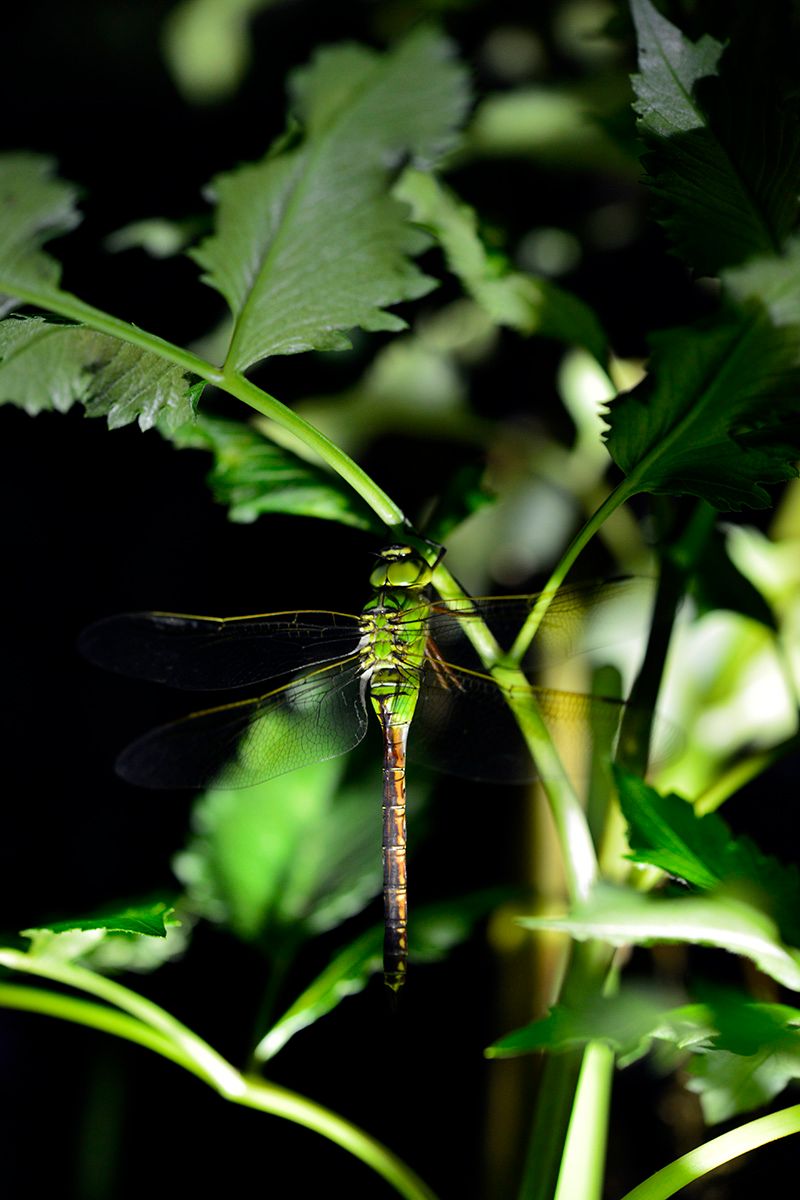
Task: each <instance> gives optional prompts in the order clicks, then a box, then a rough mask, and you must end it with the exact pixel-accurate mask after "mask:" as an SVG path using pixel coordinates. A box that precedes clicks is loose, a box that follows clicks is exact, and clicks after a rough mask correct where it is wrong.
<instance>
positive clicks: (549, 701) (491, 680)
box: [79, 545, 636, 993]
mask: <svg viewBox="0 0 800 1200" xmlns="http://www.w3.org/2000/svg"><path fill="white" fill-rule="evenodd" d="M435 565H436V564H435V563H434V564H433V565H431V564H430V563H429V562H428V561H427V559H426V558H425V557H424V556H423V554H422V553H420V552H419V551H417V550H415V549H414V548H412V547H411V546H407V545H391V546H387V547H385V548H384V549H383V550H381V551H380V553H379V554H378V556H377V564H376V565H375V567H374V569H373V570H372V572H371V575H370V585H371V589H372V594H371V596H370V598H369V599H368V601H367V603H366V604H365V605H364V608H363V609H362V611H361V612H360V613H340V612H334V611H331V610H324V611H323V610H307V611H303V610H300V611H291V612H275V613H267V614H261V615H256V616H243V617H206V616H192V615H188V614H180V613H166V612H143V613H127V614H121V615H118V616H112V617H107V618H105V619H102V620H100V621H98V622H96V623H95V624H94V625H91V626H89V628H88V629H86V630H84V632H83V634H82V635H81V639H80V642H79V648H80V650H81V652H82V653H83V654H84V656H85V657H87V658H88V659H89V660H91V661H92V662H94V663H95V664H97V665H99V666H102V667H105V668H108V669H111V670H114V671H117V672H119V673H122V674H126V675H129V676H133V677H136V678H140V679H147V680H150V681H153V682H157V683H163V684H167V685H171V686H173V687H177V688H183V689H189V690H192V689H194V690H199V691H207V692H212V691H215V690H218V689H219V690H225V689H240V688H246V687H255V686H256V685H267V686H268V689H269V690H266V691H262V692H261V693H260V694H258V695H256V696H248V697H247V698H245V699H238V698H237V699H235V700H233V701H230V702H228V703H226V704H222V705H217V706H215V707H211V708H206V709H203V710H202V711H199V712H195V713H192V714H191V715H189V716H188V717H184V718H183V719H181V720H177V721H174V722H172V723H170V724H167V725H162V726H160V727H159V728H156V729H154V730H152V731H150V732H149V733H146V734H145V735H144V736H142V737H140V738H139V739H138V740H137V741H135V742H133V743H132V744H131V745H130V746H128V747H127V749H125V750H123V752H122V754H121V755H120V756H119V758H118V759H117V763H116V770H117V773H118V774H119V775H120V776H122V778H123V779H125V780H127V781H128V782H130V783H133V784H137V785H139V786H143V787H151V788H177V787H194V788H208V787H215V788H241V787H248V786H252V785H255V784H258V783H262V782H263V781H265V780H267V779H271V778H273V777H276V776H279V775H282V774H284V773H286V772H289V771H294V770H296V769H298V768H300V767H302V766H306V765H308V764H310V763H313V762H318V761H322V760H325V759H330V758H334V757H336V756H338V755H342V754H345V753H347V752H348V751H350V750H352V749H353V748H354V747H355V746H357V745H358V744H359V743H360V742H361V741H362V739H363V738H364V737H365V734H366V731H367V728H368V723H369V712H370V709H371V710H372V711H373V713H374V715H375V716H376V717H377V719H378V722H379V726H380V731H381V734H382V741H383V805H382V814H383V816H382V821H383V846H382V855H383V897H384V921H385V933H384V980H385V982H386V984H387V986H388V987H389V988H390V989H391V990H392V991H393V992H395V993H396V992H398V991H399V989H400V988H401V987H402V985H403V983H404V981H405V978H406V970H407V962H408V872H407V862H406V759H407V756H408V757H410V758H411V759H413V760H415V761H420V762H422V763H425V764H428V765H431V766H435V767H438V768H439V769H444V770H446V771H448V772H450V773H452V774H455V775H458V776H462V777H466V778H471V779H478V780H484V781H487V782H512V783H514V782H520V783H521V782H526V781H529V780H532V779H535V778H537V777H539V776H540V772H539V771H538V770H537V766H536V763H535V762H534V760H533V758H532V755H531V752H530V750H529V749H528V746H527V744H526V742H525V739H524V737H523V735H522V733H521V731H520V728H519V726H518V725H517V723H516V720H515V718H514V716H513V714H512V712H511V708H510V707H509V701H510V700H517V701H519V700H520V699H524V698H525V696H526V695H529V696H530V697H531V698H532V699H534V700H535V702H536V705H537V708H538V710H539V712H540V714H541V717H542V720H543V722H544V724H545V725H546V726H547V728H548V730H550V731H551V732H552V733H553V734H554V735H558V734H563V733H564V732H565V731H566V734H567V736H568V737H570V738H574V737H575V736H576V735H577V734H579V733H580V734H581V735H582V736H583V734H584V733H585V731H586V730H587V729H591V730H593V731H594V733H595V736H596V737H597V738H598V740H599V741H600V742H601V744H603V745H606V746H611V745H612V743H613V741H614V736H615V733H616V731H617V730H618V727H619V722H620V718H621V715H622V712H623V710H624V704H623V702H622V701H620V700H618V699H613V698H604V697H599V696H591V695H588V694H583V693H577V692H565V691H557V690H554V689H550V688H546V687H541V686H537V685H534V684H533V683H530V682H526V684H525V686H520V685H519V684H514V685H511V686H504V685H503V684H501V683H499V682H498V680H497V679H495V677H494V676H493V675H491V674H489V673H488V672H487V670H486V669H485V667H484V666H483V663H482V662H481V660H480V659H479V658H478V656H477V655H476V653H475V652H474V651H473V650H472V648H471V643H470V639H469V625H470V622H482V623H485V625H486V626H487V627H488V628H489V630H490V631H491V632H492V634H493V636H494V637H496V638H497V639H498V641H499V644H500V645H501V646H503V645H504V644H505V645H506V646H507V645H508V644H509V643H510V641H512V640H513V638H514V636H515V635H516V634H517V633H518V631H519V629H520V627H521V625H522V623H523V622H524V620H525V618H526V616H527V615H528V614H529V613H530V612H531V610H532V608H533V606H534V605H535V604H536V602H537V599H538V597H537V596H535V595H525V596H500V597H482V598H474V597H468V598H465V599H459V600H447V601H445V600H440V599H436V598H433V597H431V595H430V585H431V582H432V575H433V570H434V569H435ZM635 582H636V581H630V580H621V581H616V582H611V583H604V584H589V585H583V584H579V585H577V586H573V587H562V588H560V589H559V590H558V591H556V592H555V593H554V594H553V596H552V597H550V598H549V599H550V604H549V607H548V609H547V613H546V615H545V617H544V620H543V621H542V623H541V625H540V627H539V629H538V631H537V634H536V637H535V638H534V640H533V643H532V645H531V649H530V652H529V654H528V656H527V658H526V660H525V661H524V662H523V664H522V667H523V669H524V670H525V672H526V675H525V679H526V681H527V677H528V673H529V672H531V671H533V670H534V669H540V668H541V667H543V666H547V665H548V664H549V663H551V662H556V661H559V660H561V659H563V658H565V657H568V656H569V655H570V654H574V653H578V652H580V651H582V650H584V649H586V648H588V646H591V645H592V642H591V639H590V640H589V643H588V646H587V644H585V642H584V641H582V640H581V639H582V636H583V635H582V634H581V629H582V627H583V626H584V624H585V622H584V620H583V617H584V614H586V613H597V612H598V611H601V610H602V609H603V608H604V607H605V606H606V604H607V602H608V601H609V600H612V601H613V600H614V598H615V597H617V596H618V595H619V594H620V593H624V592H625V591H627V590H629V588H630V587H631V584H632V583H635ZM600 630H601V632H600V634H599V635H598V634H596V635H595V639H596V640H597V638H598V637H599V640H600V644H602V641H603V638H604V637H607V636H608V635H607V634H604V633H603V632H602V622H601V623H600ZM273 685H275V686H273ZM412 723H413V730H412ZM410 731H411V733H410ZM409 733H410V736H409Z"/></svg>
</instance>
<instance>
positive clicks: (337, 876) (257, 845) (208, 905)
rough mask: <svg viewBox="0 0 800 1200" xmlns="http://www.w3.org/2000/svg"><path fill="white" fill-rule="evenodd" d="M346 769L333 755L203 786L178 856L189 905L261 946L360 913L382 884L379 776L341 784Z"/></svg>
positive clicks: (178, 870) (330, 925)
mask: <svg viewBox="0 0 800 1200" xmlns="http://www.w3.org/2000/svg"><path fill="white" fill-rule="evenodd" d="M273 719H275V720H279V719H280V717H279V716H278V715H276V716H275V717H274V718H273ZM344 767H345V763H344V760H342V759H333V760H330V761H327V762H321V763H314V764H313V765H312V766H309V767H304V768H302V769H301V770H298V771H292V772H291V773H290V774H288V775H283V776H281V777H280V778H278V779H272V780H269V781H268V782H267V783H264V784H260V785H259V786H258V787H253V788H239V789H236V790H217V791H211V792H208V793H207V794H206V795H205V796H204V797H203V798H202V799H201V800H200V801H199V803H198V805H197V808H196V811H195V822H194V825H195V829H196V833H195V835H194V837H193V838H192V840H191V841H190V843H189V845H188V847H187V848H186V850H184V851H183V853H182V854H181V855H179V857H178V859H177V860H176V863H175V871H176V874H177V875H178V877H179V879H181V881H182V882H183V883H184V884H185V885H186V887H187V891H188V896H189V900H190V902H191V904H192V905H193V907H194V908H195V909H196V910H197V911H199V912H201V913H202V914H203V915H204V916H206V917H208V918H209V919H211V920H217V921H222V922H225V923H226V924H228V925H229V926H230V927H231V928H232V929H233V930H234V932H235V933H236V934H237V936H239V937H240V938H242V939H243V940H245V941H255V940H260V941H261V943H262V945H264V946H265V947H266V948H267V949H268V950H269V948H270V946H275V947H278V946H282V945H283V943H284V941H285V939H287V938H289V939H290V940H302V939H303V938H304V937H310V936H312V935H314V934H317V933H320V932H323V931H324V930H327V929H331V928H333V927H335V926H336V925H338V924H339V923H340V922H342V921H344V920H345V919H346V918H347V917H350V916H352V915H353V914H354V913H356V912H359V911H360V910H361V909H362V908H363V907H364V906H365V905H366V904H367V903H368V902H369V901H370V900H371V899H372V897H373V896H375V895H376V894H377V892H379V891H380V887H381V863H380V809H379V807H378V808H376V806H375V789H376V787H379V785H380V776H379V775H376V776H375V778H374V779H373V778H371V777H370V778H368V779H365V780H364V781H363V783H358V784H353V785H342V782H341V780H342V775H343V771H344Z"/></svg>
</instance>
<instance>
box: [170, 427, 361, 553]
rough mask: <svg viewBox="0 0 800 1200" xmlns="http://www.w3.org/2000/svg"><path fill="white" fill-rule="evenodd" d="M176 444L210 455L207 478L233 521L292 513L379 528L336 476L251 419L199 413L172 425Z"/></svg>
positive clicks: (357, 498) (253, 519)
mask: <svg viewBox="0 0 800 1200" xmlns="http://www.w3.org/2000/svg"><path fill="white" fill-rule="evenodd" d="M171 440H172V441H173V442H174V444H175V445H176V446H177V447H178V448H179V449H191V450H207V451H209V452H210V453H211V454H212V455H213V456H214V466H213V468H212V470H211V473H210V474H209V476H208V483H209V486H210V488H211V491H212V492H213V494H214V498H215V499H216V500H218V501H219V503H220V504H224V505H226V506H227V508H228V516H229V517H230V519H231V520H232V521H237V522H240V523H242V524H248V523H249V522H251V521H255V520H256V518H257V517H260V516H261V514H262V513H267V512H282V513H294V514H295V515H297V516H303V517H320V518H322V519H323V520H326V521H338V522H339V523H340V524H342V525H352V526H355V528H356V529H367V530H369V531H370V532H374V533H376V534H380V533H381V531H382V529H383V526H382V525H381V524H380V522H378V521H377V519H376V518H375V516H374V514H373V513H372V512H371V510H370V509H369V508H367V506H366V505H365V504H363V503H362V502H361V500H360V499H359V497H358V496H357V495H356V494H355V493H354V492H353V491H352V490H351V489H350V488H347V487H345V485H344V484H343V483H342V482H341V481H340V479H339V477H338V476H336V475H333V474H331V472H329V471H326V470H324V469H323V468H321V467H317V466H314V465H313V464H311V463H309V462H306V461H305V459H302V458H299V457H298V455H296V454H293V453H292V452H291V450H287V449H285V448H284V447H282V446H278V445H276V444H275V443H274V442H271V441H268V440H267V439H266V438H264V437H262V436H261V434H260V433H259V432H258V430H257V429H256V428H254V426H253V425H246V424H242V423H240V422H238V421H226V420H223V419H222V418H219V417H209V416H206V415H205V414H202V413H201V414H199V415H198V417H197V419H196V420H195V421H193V422H191V423H189V424H187V425H184V426H182V427H181V428H179V429H177V430H175V431H174V432H173V433H172V435H171Z"/></svg>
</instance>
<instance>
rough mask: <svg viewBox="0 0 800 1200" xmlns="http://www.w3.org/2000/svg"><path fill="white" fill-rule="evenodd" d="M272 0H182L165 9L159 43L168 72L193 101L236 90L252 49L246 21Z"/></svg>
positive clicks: (217, 97)
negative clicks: (165, 16)
mask: <svg viewBox="0 0 800 1200" xmlns="http://www.w3.org/2000/svg"><path fill="white" fill-rule="evenodd" d="M274 3H275V0H182V3H180V4H177V5H176V6H175V7H174V8H172V9H171V10H170V12H169V13H168V14H167V19H166V21H165V23H164V33H163V38H162V47H163V51H164V57H165V59H166V62H167V66H168V67H169V69H170V71H171V73H172V77H173V79H174V81H175V83H176V85H177V87H178V88H179V89H180V91H181V92H182V93H183V95H184V96H185V97H186V98H187V99H188V100H191V101H194V102H195V103H198V104H204V103H205V104H209V103H213V102H219V101H220V100H223V99H224V98H225V97H226V96H229V95H230V94H231V93H232V92H234V91H235V90H236V87H237V85H238V84H239V83H240V82H241V80H242V78H243V76H244V75H245V72H246V71H247V68H248V67H249V65H250V58H251V54H252V46H251V41H252V38H251V36H250V31H249V23H250V21H251V19H252V18H253V16H255V14H256V13H257V12H258V11H259V10H260V9H263V8H267V7H269V5H270V4H274Z"/></svg>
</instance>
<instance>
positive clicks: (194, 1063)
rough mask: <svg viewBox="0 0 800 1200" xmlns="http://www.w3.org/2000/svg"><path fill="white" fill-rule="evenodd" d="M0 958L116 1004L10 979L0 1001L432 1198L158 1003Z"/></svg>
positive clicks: (44, 966)
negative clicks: (174, 1069)
mask: <svg viewBox="0 0 800 1200" xmlns="http://www.w3.org/2000/svg"><path fill="white" fill-rule="evenodd" d="M0 965H2V966H5V967H8V968H9V969H10V970H17V971H25V972H27V973H29V974H33V975H38V976H41V977H43V978H47V979H52V980H54V981H56V982H59V983H64V984H67V985H68V986H70V987H75V988H80V989H82V990H83V991H87V992H90V993H92V994H94V995H97V996H100V997H101V998H102V999H104V1000H107V1001H108V1002H109V1003H110V1004H112V1005H115V1006H117V1007H118V1008H121V1009H123V1010H124V1011H122V1012H117V1011H115V1010H114V1009H113V1008H106V1007H104V1006H103V1005H100V1004H93V1003H90V1002H88V1001H86V1000H80V999H77V998H75V997H73V996H64V995H61V994H60V993H57V992H48V991H44V990H38V989H35V988H27V987H17V986H15V985H12V984H0V1005H2V1006H4V1007H7V1008H16V1009H19V1010H23V1011H27V1012H38V1013H43V1014H46V1015H49V1016H54V1017H60V1018H61V1019H64V1020H69V1021H73V1022H75V1023H77V1024H81V1025H86V1026H90V1027H92V1028H94V1029H98V1030H101V1031H103V1032H105V1033H112V1034H114V1035H115V1036H116V1037H121V1038H124V1039H125V1040H127V1041H131V1042H135V1043H137V1044H138V1045H141V1046H146V1047H147V1048H148V1049H150V1050H153V1051H155V1052H156V1053H157V1054H161V1055H162V1056H163V1057H164V1058H167V1059H170V1060H171V1061H172V1062H174V1063H176V1064H177V1065H178V1066H182V1067H184V1068H185V1069H186V1070H188V1071H190V1072H192V1074H194V1075H196V1076H198V1078H200V1079H202V1080H203V1081H204V1082H205V1083H208V1084H209V1085H210V1086H211V1087H213V1088H214V1090H215V1091H217V1092H219V1093H220V1095H221V1096H222V1097H223V1098H224V1099H227V1100H232V1101H233V1102H234V1103H236V1104H242V1105H244V1106H245V1107H247V1108H254V1109H257V1110H258V1111H260V1112H264V1113H270V1114H272V1115H273V1116H278V1117H283V1118H284V1119H286V1120H289V1121H294V1122H295V1123H296V1124H298V1125H303V1126H304V1127H305V1128H306V1129H311V1130H313V1131H314V1132H316V1133H320V1134H322V1135H323V1137H326V1138H328V1139H329V1140H330V1141H332V1142H335V1143H336V1145H338V1146H341V1147H342V1149H343V1150H346V1151H348V1152H349V1153H350V1154H353V1155H354V1156H355V1157H356V1158H358V1159H360V1160H361V1162H363V1163H364V1164H365V1165H366V1166H368V1167H371V1168H372V1169H373V1170H374V1171H375V1172H376V1173H377V1174H378V1175H381V1176H382V1177H383V1178H384V1179H385V1180H386V1181H387V1182H388V1183H390V1184H391V1185H392V1186H393V1187H394V1188H395V1190H396V1191H397V1193H398V1194H399V1195H401V1196H403V1197H405V1198H406V1200H436V1197H435V1195H434V1193H433V1192H432V1191H431V1190H430V1188H428V1186H427V1185H426V1184H425V1183H424V1182H423V1181H422V1180H421V1179H419V1178H418V1176H417V1175H416V1174H415V1173H414V1172H413V1171H411V1170H410V1169H409V1168H408V1167H407V1166H406V1165H405V1163H403V1162H402V1161H401V1160H400V1159H398V1158H397V1157H396V1156H395V1155H394V1154H392V1153H391V1151H389V1150H388V1149H387V1148H386V1147H385V1146H382V1145H381V1143H380V1142H378V1141H376V1140H375V1139H374V1138H371V1137H370V1136H369V1135H368V1134H366V1133H364V1132H363V1131H362V1130H361V1129H359V1128H358V1127H357V1126H355V1125H352V1124H350V1122H349V1121H345V1120H343V1119H342V1118H341V1117H339V1116H337V1115H336V1113H333V1112H331V1111H330V1110H329V1109H326V1108H323V1107H322V1105H319V1104H315V1103H314V1101H312V1100H308V1099H306V1097H304V1096H300V1095H298V1094H297V1093H296V1092H291V1091H288V1090H287V1089H285V1088H281V1087H277V1086H276V1085H274V1084H271V1083H266V1082H264V1081H263V1080H261V1079H254V1078H252V1077H250V1076H245V1075H242V1074H240V1073H239V1072H238V1071H237V1070H236V1069H235V1067H233V1066H232V1065H231V1064H230V1063H228V1062H227V1061H226V1060H225V1059H224V1058H222V1057H221V1055H219V1054H217V1052H216V1051H215V1050H213V1049H212V1047H211V1046H209V1045H208V1044H207V1043H206V1042H204V1041H203V1040H202V1039H201V1038H199V1037H197V1035H196V1034H194V1033H193V1032H192V1031H191V1030H189V1029H187V1027H186V1026H185V1025H182V1024H181V1022H179V1021H177V1020H176V1019H175V1018H174V1017H172V1016H171V1015H170V1014H169V1013H167V1012H166V1011H165V1010H164V1009H162V1008H159V1007H158V1005H155V1004H153V1003H151V1002H150V1001H149V1000H146V999H145V998H144V997H143V996H139V995H138V994H137V993H135V992H132V991H130V990H129V989H128V988H125V987H123V986H122V985H121V984H118V983H116V982H114V981H113V980H110V979H106V978H105V977H104V976H100V975H95V973H94V972H93V971H89V970H87V969H86V968H85V967H76V966H74V965H73V964H70V963H62V962H56V961H50V962H47V961H45V960H36V959H33V958H30V957H29V956H28V955H27V954H24V953H22V952H21V951H18V950H9V949H4V950H0ZM127 1014H131V1015H127Z"/></svg>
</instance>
